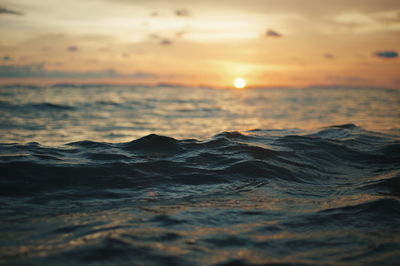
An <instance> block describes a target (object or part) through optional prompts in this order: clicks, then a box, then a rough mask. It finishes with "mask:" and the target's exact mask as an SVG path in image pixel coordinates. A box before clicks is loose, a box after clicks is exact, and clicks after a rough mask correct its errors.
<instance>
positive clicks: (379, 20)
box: [0, 0, 400, 88]
mask: <svg viewBox="0 0 400 266" xmlns="http://www.w3.org/2000/svg"><path fill="white" fill-rule="evenodd" d="M0 32H1V36H2V38H1V39H0V84H11V83H58V82H68V83H118V84H157V83H172V84H182V85H188V86H211V87H231V86H232V82H233V80H234V79H235V78H238V77H243V78H244V79H245V80H246V82H247V86H248V87H277V86H278V87H280V86H282V87H307V86H369V87H389V88H400V59H399V55H398V52H399V51H400V2H399V1H398V0H349V1H344V0H336V1H331V0H328V1H320V0H298V1H289V0H279V1H278V0H263V1H261V0H246V1H245V0H231V1H227V0H222V1H209V0H204V1H183V0H171V1H161V0H146V1H144V0H135V1H129V0H115V1H111V0H90V1H79V0H70V1H65V2H62V4H60V2H58V1H53V0H6V1H0Z"/></svg>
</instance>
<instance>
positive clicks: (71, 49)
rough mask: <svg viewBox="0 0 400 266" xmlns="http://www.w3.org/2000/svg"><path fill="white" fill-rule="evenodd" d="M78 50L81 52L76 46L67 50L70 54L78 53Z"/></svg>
mask: <svg viewBox="0 0 400 266" xmlns="http://www.w3.org/2000/svg"><path fill="white" fill-rule="evenodd" d="M78 50H79V48H78V46H75V45H72V46H69V47H68V48H67V51H68V52H76V51H78Z"/></svg>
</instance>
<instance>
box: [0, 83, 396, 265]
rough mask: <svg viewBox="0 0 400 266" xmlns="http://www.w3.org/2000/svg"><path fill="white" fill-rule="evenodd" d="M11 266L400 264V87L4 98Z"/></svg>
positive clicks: (92, 91)
mask: <svg viewBox="0 0 400 266" xmlns="http://www.w3.org/2000/svg"><path fill="white" fill-rule="evenodd" d="M0 142H1V143H0V263H1V264H4V265H219V266H221V265H226V266H227V265H398V263H399V261H400V252H399V250H400V227H399V225H400V198H399V197H400V90H395V89H378V88H341V87H332V88H318V87H315V88H299V89H292V88H267V89H244V90H233V89H211V88H186V87H174V86H161V85H160V86H113V85H70V84H58V85H54V86H43V87H40V86H22V85H21V86H3V87H0Z"/></svg>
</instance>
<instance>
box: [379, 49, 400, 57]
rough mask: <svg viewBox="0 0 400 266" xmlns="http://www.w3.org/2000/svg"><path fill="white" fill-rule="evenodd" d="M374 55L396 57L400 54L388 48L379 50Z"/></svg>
mask: <svg viewBox="0 0 400 266" xmlns="http://www.w3.org/2000/svg"><path fill="white" fill-rule="evenodd" d="M374 56H377V57H382V58H396V57H399V54H398V53H397V52H396V51H394V50H386V51H377V52H375V53H374Z"/></svg>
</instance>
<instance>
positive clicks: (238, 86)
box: [233, 78, 246, 89]
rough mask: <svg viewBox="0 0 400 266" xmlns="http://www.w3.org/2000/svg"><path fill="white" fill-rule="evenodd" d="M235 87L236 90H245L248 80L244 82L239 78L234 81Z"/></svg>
mask: <svg viewBox="0 0 400 266" xmlns="http://www.w3.org/2000/svg"><path fill="white" fill-rule="evenodd" d="M233 86H234V87H235V88H236V89H243V88H244V87H246V80H244V79H243V78H237V79H235V80H234V81H233Z"/></svg>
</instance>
